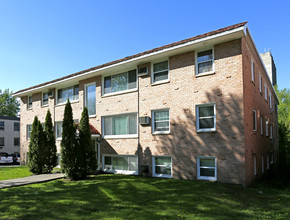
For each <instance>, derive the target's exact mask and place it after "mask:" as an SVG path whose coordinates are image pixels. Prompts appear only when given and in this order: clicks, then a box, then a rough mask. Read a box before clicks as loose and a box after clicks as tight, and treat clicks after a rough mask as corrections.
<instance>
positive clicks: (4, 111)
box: [0, 89, 19, 116]
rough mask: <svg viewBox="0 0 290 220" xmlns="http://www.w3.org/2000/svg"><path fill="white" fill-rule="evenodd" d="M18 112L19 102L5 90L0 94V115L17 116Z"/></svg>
mask: <svg viewBox="0 0 290 220" xmlns="http://www.w3.org/2000/svg"><path fill="white" fill-rule="evenodd" d="M18 112H19V102H18V101H17V99H16V98H15V97H13V96H12V91H11V92H10V91H9V89H5V90H4V92H3V93H0V115H3V116H17V114H18Z"/></svg>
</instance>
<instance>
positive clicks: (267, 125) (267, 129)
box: [266, 120, 269, 137]
mask: <svg viewBox="0 0 290 220" xmlns="http://www.w3.org/2000/svg"><path fill="white" fill-rule="evenodd" d="M268 135H269V120H267V121H266V137H268Z"/></svg>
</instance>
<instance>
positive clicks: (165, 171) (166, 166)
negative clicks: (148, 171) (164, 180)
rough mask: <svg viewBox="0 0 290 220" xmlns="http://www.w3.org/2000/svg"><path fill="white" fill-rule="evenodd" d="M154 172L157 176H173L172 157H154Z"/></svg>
mask: <svg viewBox="0 0 290 220" xmlns="http://www.w3.org/2000/svg"><path fill="white" fill-rule="evenodd" d="M152 160H153V161H152V169H153V170H152V174H153V176H156V177H169V178H170V177H172V159H171V157H168V156H154V157H153V158H152Z"/></svg>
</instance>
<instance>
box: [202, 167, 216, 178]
mask: <svg viewBox="0 0 290 220" xmlns="http://www.w3.org/2000/svg"><path fill="white" fill-rule="evenodd" d="M200 176H209V177H215V169H214V168H200Z"/></svg>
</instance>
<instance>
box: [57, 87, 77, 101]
mask: <svg viewBox="0 0 290 220" xmlns="http://www.w3.org/2000/svg"><path fill="white" fill-rule="evenodd" d="M76 85H78V86H79V93H78V95H77V98H76V99H72V100H71V99H69V101H70V103H74V102H78V101H79V99H80V85H79V84H74V85H71V86H66V87H60V88H57V89H56V95H55V97H56V100H55V102H56V104H57V105H63V104H66V102H67V99H66V100H65V101H64V102H59V101H58V90H60V89H67V88H71V87H72V88H73V92H74V87H75V86H76ZM74 96H76V95H73V97H74Z"/></svg>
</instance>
